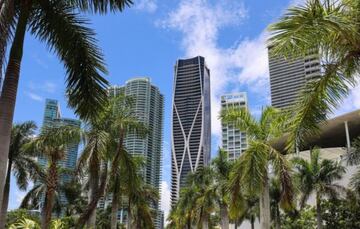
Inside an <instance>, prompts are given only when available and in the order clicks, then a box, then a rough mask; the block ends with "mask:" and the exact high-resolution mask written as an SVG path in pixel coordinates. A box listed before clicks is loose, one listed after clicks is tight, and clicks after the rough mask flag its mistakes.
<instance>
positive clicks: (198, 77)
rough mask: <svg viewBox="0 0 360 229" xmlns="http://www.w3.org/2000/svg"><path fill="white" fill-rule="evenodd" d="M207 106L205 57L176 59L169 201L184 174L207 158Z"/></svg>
mask: <svg viewBox="0 0 360 229" xmlns="http://www.w3.org/2000/svg"><path fill="white" fill-rule="evenodd" d="M210 106H211V105H210V70H209V69H208V68H207V66H206V64H205V58H204V57H201V56H197V57H194V58H190V59H180V60H178V61H177V62H176V65H175V74H174V88H173V104H172V154H171V157H172V160H171V162H172V163H171V175H172V183H171V201H172V205H174V204H175V203H176V202H177V200H178V198H179V192H180V189H181V187H183V186H184V185H185V183H186V177H187V175H188V174H189V173H190V172H194V171H196V169H197V168H198V167H200V166H203V165H207V164H208V163H209V161H210V152H211V151H210V146H211V107H210Z"/></svg>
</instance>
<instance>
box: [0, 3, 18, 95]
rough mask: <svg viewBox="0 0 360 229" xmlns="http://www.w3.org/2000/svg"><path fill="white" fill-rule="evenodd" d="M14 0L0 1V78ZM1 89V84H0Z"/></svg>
mask: <svg viewBox="0 0 360 229" xmlns="http://www.w3.org/2000/svg"><path fill="white" fill-rule="evenodd" d="M15 16H16V12H15V1H14V0H2V1H0V34H1V36H0V79H2V78H3V75H2V74H3V67H4V65H5V62H6V61H5V54H6V50H7V45H8V41H9V40H11V38H12V36H13V34H12V29H13V26H14V22H15ZM0 89H1V85H0ZM0 91H1V90H0Z"/></svg>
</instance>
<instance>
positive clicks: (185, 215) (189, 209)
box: [174, 185, 197, 229]
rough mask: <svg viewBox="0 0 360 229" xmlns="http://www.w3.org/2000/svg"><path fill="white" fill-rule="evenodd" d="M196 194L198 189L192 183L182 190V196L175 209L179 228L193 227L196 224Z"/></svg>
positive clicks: (187, 228) (188, 228)
mask: <svg viewBox="0 0 360 229" xmlns="http://www.w3.org/2000/svg"><path fill="white" fill-rule="evenodd" d="M196 194H197V190H196V189H195V188H194V186H192V185H187V186H185V187H184V188H182V189H181V190H180V198H179V200H178V203H177V204H176V209H175V210H174V211H175V213H174V218H175V219H177V220H178V221H177V222H175V223H176V226H178V227H177V228H186V229H191V228H193V226H194V222H195V219H196V218H195V217H196V216H195V214H196V205H195V200H196Z"/></svg>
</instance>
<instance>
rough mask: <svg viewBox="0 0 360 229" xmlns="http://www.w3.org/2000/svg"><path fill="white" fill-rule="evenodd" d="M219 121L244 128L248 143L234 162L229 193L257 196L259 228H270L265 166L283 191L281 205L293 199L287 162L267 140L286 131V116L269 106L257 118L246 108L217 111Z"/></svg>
mask: <svg viewBox="0 0 360 229" xmlns="http://www.w3.org/2000/svg"><path fill="white" fill-rule="evenodd" d="M221 119H222V122H223V123H228V124H232V125H235V126H236V128H238V129H239V130H241V131H246V133H247V136H248V139H249V146H248V149H247V150H246V151H245V152H243V153H242V155H241V156H240V157H239V159H238V160H237V162H236V163H235V165H234V167H233V170H232V175H231V181H230V190H231V192H232V195H233V196H236V195H237V194H238V193H240V192H241V193H243V194H244V195H248V196H252V195H258V196H259V198H260V223H261V228H262V229H269V228H270V221H271V219H270V197H269V188H270V184H269V167H270V166H272V168H273V170H274V175H275V176H276V177H278V178H279V180H280V182H281V186H282V188H283V192H282V194H281V204H282V205H283V206H284V207H288V206H290V203H291V202H292V199H293V188H292V182H291V178H290V165H289V163H288V162H287V160H286V158H285V156H284V155H282V154H281V153H280V152H278V151H277V150H276V149H274V148H273V147H272V145H271V141H272V140H273V139H275V138H277V137H279V136H281V135H282V134H283V132H284V131H286V130H287V123H286V120H287V118H286V116H285V115H283V114H282V113H281V112H280V111H279V110H277V109H275V108H271V107H266V108H264V109H263V111H262V114H261V117H260V119H259V120H256V119H255V118H254V117H252V116H251V114H250V113H249V111H248V110H246V109H235V108H232V109H228V110H224V111H223V113H222V114H221Z"/></svg>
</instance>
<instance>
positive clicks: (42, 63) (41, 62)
mask: <svg viewBox="0 0 360 229" xmlns="http://www.w3.org/2000/svg"><path fill="white" fill-rule="evenodd" d="M32 58H33V60H34V61H35V62H36V63H37V64H38V65H40V66H41V67H43V68H44V69H48V68H49V66H48V64H47V63H46V62H45V61H44V60H43V59H42V58H41V57H40V56H39V55H38V54H37V53H33V54H32Z"/></svg>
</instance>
